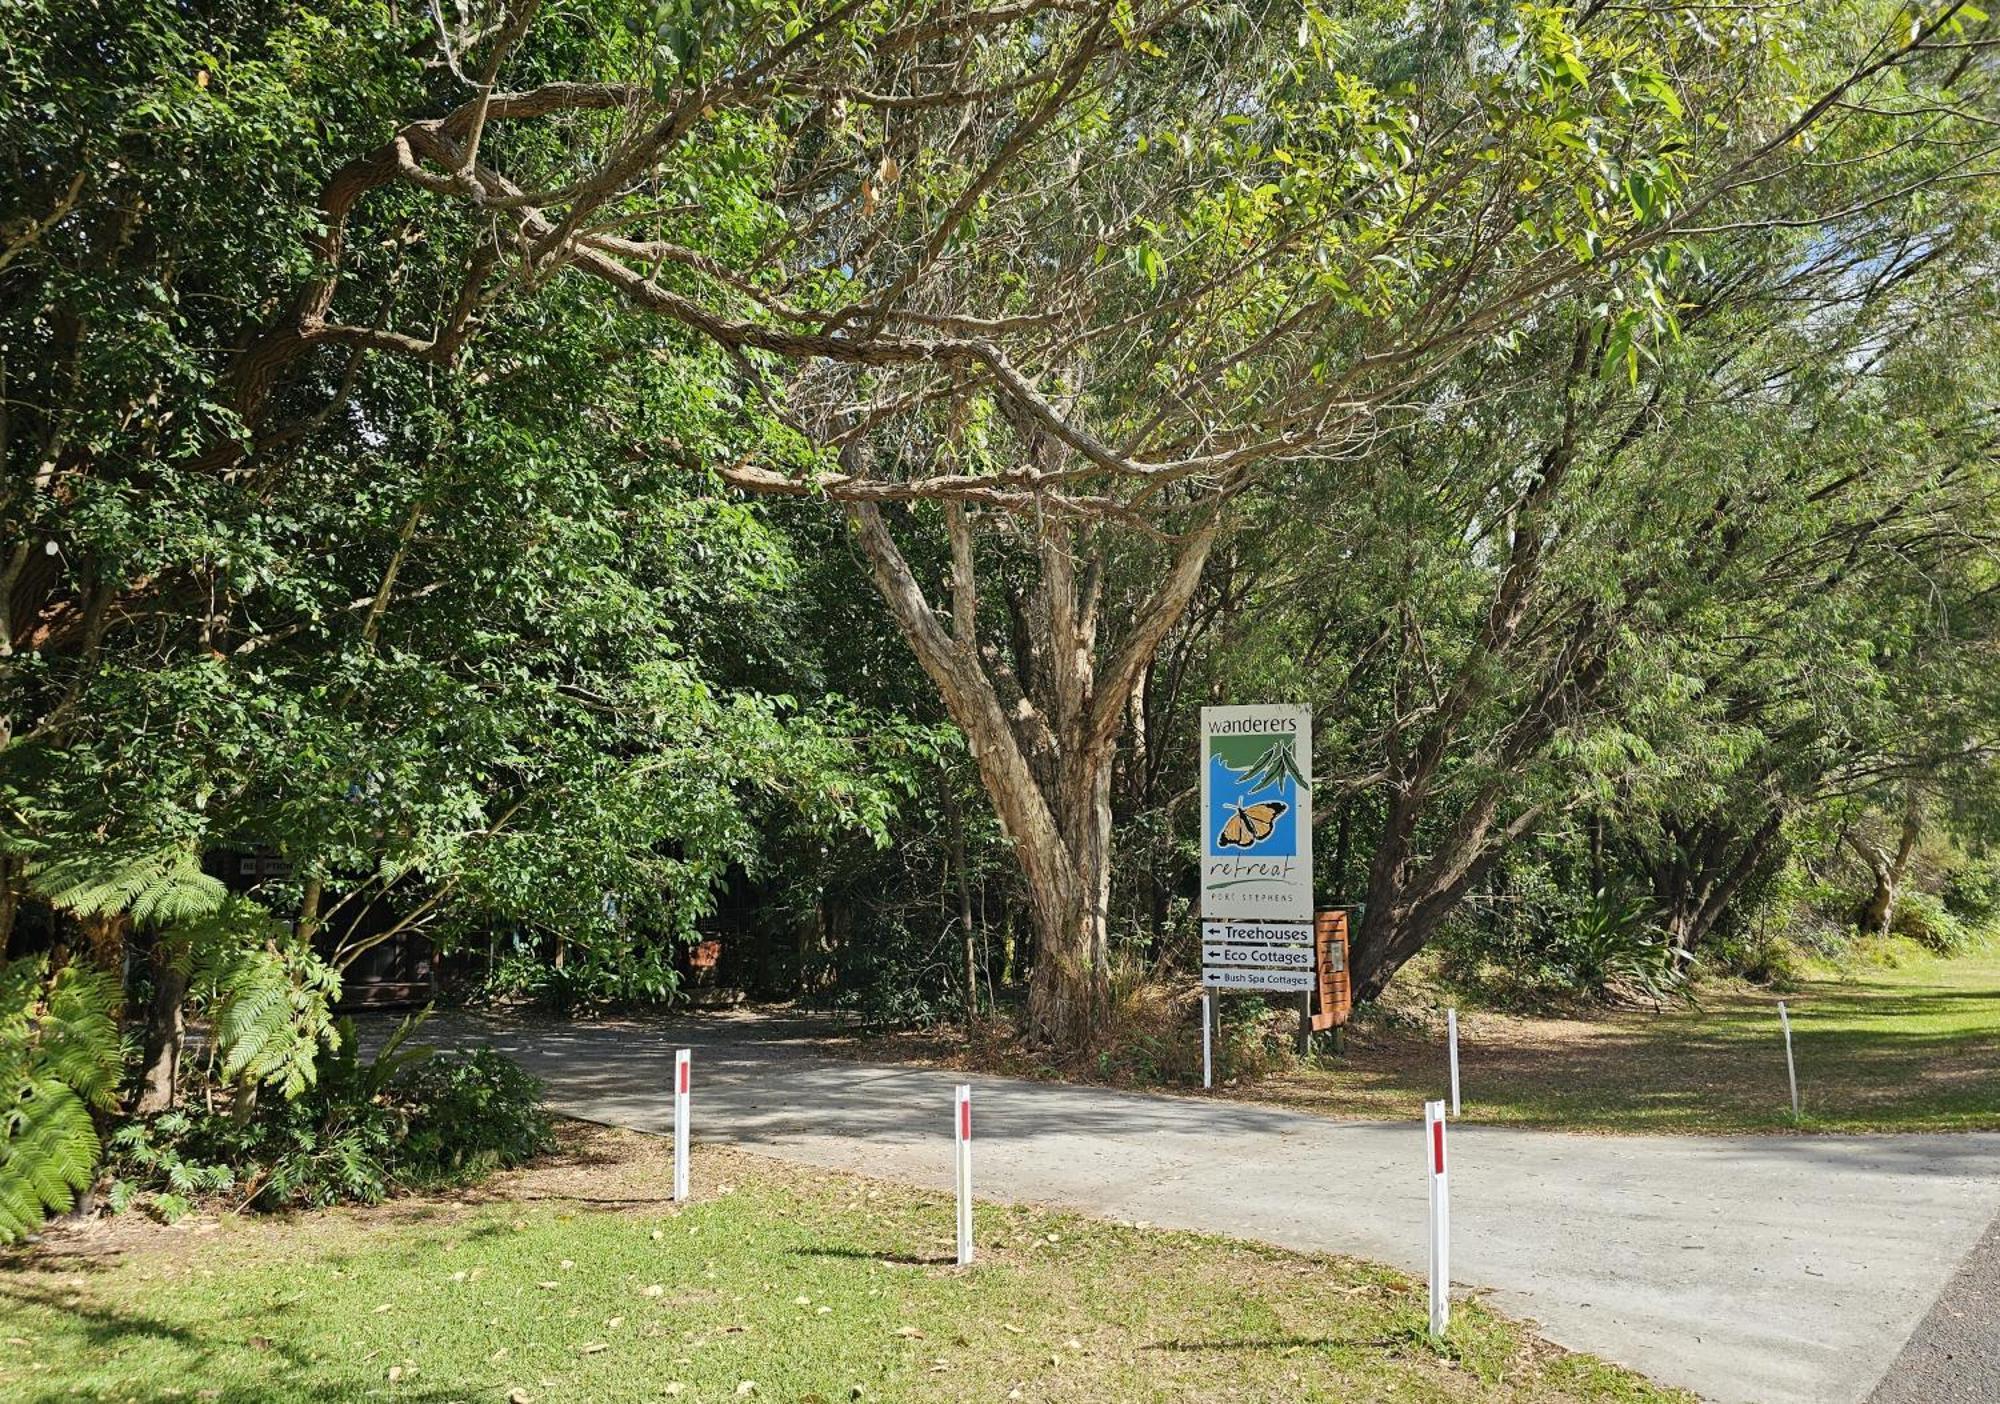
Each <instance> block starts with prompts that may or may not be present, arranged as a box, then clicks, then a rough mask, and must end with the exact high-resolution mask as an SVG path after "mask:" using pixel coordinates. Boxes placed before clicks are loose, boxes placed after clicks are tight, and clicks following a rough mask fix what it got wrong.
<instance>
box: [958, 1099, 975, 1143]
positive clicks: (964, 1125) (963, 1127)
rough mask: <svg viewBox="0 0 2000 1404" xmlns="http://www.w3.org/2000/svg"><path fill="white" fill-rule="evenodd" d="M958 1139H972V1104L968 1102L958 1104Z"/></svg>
mask: <svg viewBox="0 0 2000 1404" xmlns="http://www.w3.org/2000/svg"><path fill="white" fill-rule="evenodd" d="M958 1139H959V1140H961V1141H969V1140H971V1139H972V1103H971V1102H970V1101H969V1100H968V1101H964V1102H960V1103H959V1104H958Z"/></svg>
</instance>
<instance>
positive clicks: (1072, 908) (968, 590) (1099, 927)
mask: <svg viewBox="0 0 2000 1404" xmlns="http://www.w3.org/2000/svg"><path fill="white" fill-rule="evenodd" d="M847 513H848V519H849V521H850V522H851V523H852V525H853V527H854V531H855V536H856V540H857V541H858V542H859V544H860V546H861V549H862V552H863V553H864V554H865V555H866V556H867V558H868V562H869V565H870V568H871V571H872V574H873V576H874V581H875V586H876V589H877V590H878V591H879V592H880V593H881V595H882V598H883V600H884V601H885V602H886V603H887V604H888V606H889V609H890V612H891V614H892V615H894V617H895V620H896V625H897V628H898V629H899V630H900V631H901V633H902V635H903V637H904V639H905V640H906V641H907V642H908V643H909V645H910V648H911V651H912V652H914V653H915V654H916V657H917V661H918V662H919V663H920V664H922V665H923V669H924V671H925V672H926V673H927V674H928V675H929V676H930V678H931V681H932V682H934V683H935V684H936V685H937V688H938V692H939V694H940V696H941V697H942V698H943V701H944V704H945V708H946V710H947V711H948V712H949V713H950V714H951V718H952V720H953V721H954V722H956V723H957V724H958V726H959V729H960V730H961V731H963V732H964V733H965V737H966V741H967V743H968V744H969V745H970V747H971V749H972V753H973V757H974V759H975V760H976V761H977V763H978V765H979V775H980V780H981V782H982V784H983V785H984V787H985V789H986V793H987V795H988V797H989V798H990V799H991V800H992V803H993V809H994V812H995V814H996V815H997V816H998V817H999V820H1000V823H1001V827H1002V829H1003V831H1004V832H1005V833H1006V836H1007V838H1008V840H1009V842H1010V843H1011V845H1012V846H1013V850H1014V856H1015V860H1016V861H1017V862H1018V863H1019V864H1020V866H1021V873H1022V876H1023V877H1024V878H1025V879H1026V883H1027V889H1028V899H1029V920H1030V922H1031V924H1032V926H1033V929H1034V935H1035V961H1034V967H1033V971H1032V974H1031V975H1030V977H1029V986H1028V1027H1029V1034H1030V1036H1031V1037H1033V1038H1035V1039H1037V1040H1039V1041H1042V1042H1045V1043H1048V1044H1051V1045H1054V1046H1056V1047H1060V1048H1064V1049H1070V1050H1074V1049H1079V1048H1084V1047H1088V1046H1089V1045H1090V1044H1091V1042H1092V1041H1093V1040H1094V1039H1095V1038H1096V1036H1097V1034H1098V1033H1099V1031H1100V1029H1101V1026H1102V1020H1103V1015H1104V1012H1105V1009H1106V1006H1107V1003H1108V999H1109V993H1110V975H1111V949H1110V920H1109V907H1110V896H1111V777H1112V758H1113V756H1114V755H1115V753H1116V748H1117V742H1118V736H1119V733H1120V732H1121V731H1122V730H1123V728H1124V727H1125V725H1126V718H1127V706H1128V702H1129V700H1130V698H1131V695H1132V692H1133V689H1134V688H1136V687H1137V686H1138V683H1139V679H1140V677H1141V675H1142V674H1143V672H1144V669H1145V666H1146V664H1147V663H1148V662H1149V661H1150V660H1151V658H1152V657H1153V654H1154V653H1155V651H1156V650H1157V649H1158V648H1159V646H1160V642H1161V640H1162V639H1163V638H1164V637H1165V636H1166V632H1167V630H1168V629H1169V628H1170V627H1171V626H1172V624H1173V622H1174V620H1175V619H1176V618H1178V617H1179V616H1180V614H1181V612H1182V611H1183V610H1184V609H1186V607H1187V604H1188V601H1189V600H1190V599H1192V598H1193V595H1194V591H1195V587H1196V585H1197V584H1198V583H1199V582H1200V579H1201V571H1202V566H1203V565H1204V564H1205V563H1206V561H1207V559H1208V553H1209V550H1210V548H1211V547H1212V546H1213V544H1214V541H1215V535H1216V530H1217V521H1216V517H1215V516H1214V515H1213V514H1211V515H1210V516H1209V517H1207V518H1206V519H1205V520H1204V521H1203V522H1202V523H1201V524H1200V525H1199V526H1197V527H1196V528H1195V529H1193V530H1192V531H1190V532H1189V533H1188V534H1187V535H1186V536H1184V537H1182V538H1181V539H1180V540H1179V541H1178V542H1177V543H1176V544H1175V547H1174V550H1173V554H1172V559H1171V561H1170V563H1169V565H1168V568H1167V571H1166V573H1165V576H1164V578H1163V579H1162V580H1161V581H1160V583H1159V584H1158V585H1157V586H1155V587H1154V589H1153V590H1152V591H1151V593H1150V594H1149V595H1148V596H1147V597H1146V598H1145V599H1144V600H1143V601H1141V602H1140V603H1139V605H1138V606H1137V608H1136V609H1134V610H1133V611H1132V614H1131V618H1130V623H1129V625H1128V627H1127V628H1126V630H1125V636H1124V638H1123V639H1122V641H1121V642H1120V643H1119V644H1118V646H1117V647H1116V648H1115V649H1109V650H1106V651H1105V652H1106V654H1107V656H1105V657H1103V658H1101V659H1100V657H1099V651H1100V650H1099V639H1098V633H1099V595H1100V591H1101V575H1100V573H1099V571H1098V569H1097V568H1096V567H1095V566H1091V567H1087V568H1086V569H1085V570H1084V571H1083V572H1081V573H1079V572H1078V570H1077V569H1076V565H1077V558H1078V556H1079V554H1080V548H1081V547H1082V546H1083V545H1084V537H1085V536H1086V535H1087V533H1088V531H1089V530H1090V529H1089V528H1087V527H1083V526H1079V525H1077V524H1075V523H1073V522H1069V521H1068V520H1067V519H1065V520H1063V521H1059V522H1048V521H1044V522H1042V523H1039V524H1038V525H1037V527H1036V531H1037V533H1038V539H1037V541H1036V543H1035V545H1036V552H1037V562H1038V565H1039V567H1040V570H1039V579H1038V581H1037V583H1036V585H1035V587H1034V589H1033V590H1032V591H1030V592H1028V593H1027V594H1026V595H1025V596H1023V597H1017V598H1015V599H1012V600H1010V601H1009V602H1008V603H1009V611H1008V613H1009V624H1010V626H1011V627H1010V628H1009V630H1008V631H1007V632H1008V635H1009V643H1008V645H1007V646H1006V647H1001V646H999V645H997V644H995V645H991V646H986V647H982V646H981V643H980V640H979V636H978V622H979V621H978V614H979V611H978V594H977V587H976V582H975V577H974V565H973V551H972V537H971V526H970V523H969V522H968V521H967V519H966V516H965V514H964V512H963V511H962V510H960V509H958V508H957V507H956V505H955V504H953V505H951V506H949V507H947V509H946V511H945V519H946V525H947V529H948V530H949V532H950V535H951V544H952V568H951V580H950V594H951V610H950V619H951V627H950V628H949V629H947V628H946V626H945V623H944V621H943V619H942V618H941V617H940V615H939V613H938V612H937V611H935V610H934V609H933V608H932V607H931V604H930V602H929V600H928V599H927V598H926V597H925V594H924V591H923V589H922V587H921V586H920V585H919V584H918V582H917V580H916V577H915V575H914V574H913V573H912V572H911V570H910V567H909V563H908V562H907V561H906V560H905V559H904V557H903V553H902V551H901V549H900V548H899V547H898V546H897V544H896V542H895V539H894V537H893V536H892V535H891V534H890V531H889V528H888V525H887V524H886V523H885V522H884V520H883V518H882V514H881V511H880V509H879V508H878V507H877V506H876V505H875V504H873V503H867V502H857V503H850V504H849V505H848V508H847Z"/></svg>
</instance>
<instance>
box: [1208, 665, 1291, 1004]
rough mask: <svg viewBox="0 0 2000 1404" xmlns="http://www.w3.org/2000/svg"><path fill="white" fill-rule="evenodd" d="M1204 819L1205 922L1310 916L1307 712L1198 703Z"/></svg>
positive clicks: (1285, 706) (1284, 707) (1279, 707)
mask: <svg viewBox="0 0 2000 1404" xmlns="http://www.w3.org/2000/svg"><path fill="white" fill-rule="evenodd" d="M1201 823H1202V835H1201V915H1202V917H1203V918H1204V919H1208V920H1215V919H1228V918H1235V919H1249V920H1253V921H1255V920H1262V921H1295V922H1310V921H1311V920H1312V915H1313V883H1312V712H1311V709H1310V708H1307V707H1304V706H1300V705H1296V704H1290V703H1287V704H1281V705H1277V706H1262V707H1203V708H1202V709H1201ZM1225 988H1273V987H1270V986H1228V987H1225ZM1298 988H1301V989H1303V988H1305V986H1303V985H1302V986H1299V987H1298Z"/></svg>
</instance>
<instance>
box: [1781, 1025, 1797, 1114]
mask: <svg viewBox="0 0 2000 1404" xmlns="http://www.w3.org/2000/svg"><path fill="white" fill-rule="evenodd" d="M1778 1025H1779V1027H1780V1028H1782V1029H1784V1031H1785V1081H1786V1082H1788V1083H1790V1084H1791V1087H1792V1124H1793V1125H1795V1126H1796V1125H1797V1124H1798V1120H1799V1073H1798V1069H1797V1068H1796V1067H1795V1066H1794V1065H1793V1063H1792V1016H1791V1015H1789V1014H1787V1013H1786V1012H1785V1002H1784V1001H1783V1000H1782V999H1781V1000H1779V1001H1778Z"/></svg>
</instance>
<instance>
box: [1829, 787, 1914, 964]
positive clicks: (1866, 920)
mask: <svg viewBox="0 0 2000 1404" xmlns="http://www.w3.org/2000/svg"><path fill="white" fill-rule="evenodd" d="M1923 829H1924V807H1923V795H1922V792H1921V791H1920V789H1919V788H1918V786H1917V783H1916V782H1915V781H1914V780H1913V781H1911V782H1909V783H1908V784H1907V785H1906V786H1905V787H1904V789H1903V823H1902V829H1901V831H1900V832H1899V833H1898V834H1897V837H1896V847H1895V849H1894V851H1893V852H1892V851H1891V850H1890V849H1889V847H1888V846H1887V845H1886V844H1883V843H1880V842H1877V841H1876V840H1875V839H1873V838H1869V837H1867V836H1865V835H1861V834H1849V835H1848V836H1847V842H1848V845H1849V846H1850V847H1851V848H1853V849H1854V851H1855V852H1856V853H1858V854H1860V855H1861V861H1862V862H1864V863H1866V864H1867V865H1868V874H1869V877H1870V878H1871V879H1872V880H1873V887H1872V889H1871V890H1870V891H1869V894H1868V896H1867V898H1866V899H1865V900H1864V901H1863V902H1862V903H1861V905H1860V907H1859V908H1857V909H1856V911H1855V914H1854V924H1855V925H1856V926H1858V927H1860V928H1861V929H1862V930H1863V931H1867V932H1872V933H1874V934H1876V935H1880V936H1887V935H1888V934H1889V928H1890V927H1891V926H1892V925H1893V924H1894V923H1895V920H1896V899H1897V898H1898V897H1900V896H1901V895H1902V891H1903V879H1904V878H1906V877H1908V876H1909V872H1910V860H1911V858H1913V857H1914V856H1915V855H1916V851H1917V840H1918V839H1919V838H1921V837H1922V835H1923Z"/></svg>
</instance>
